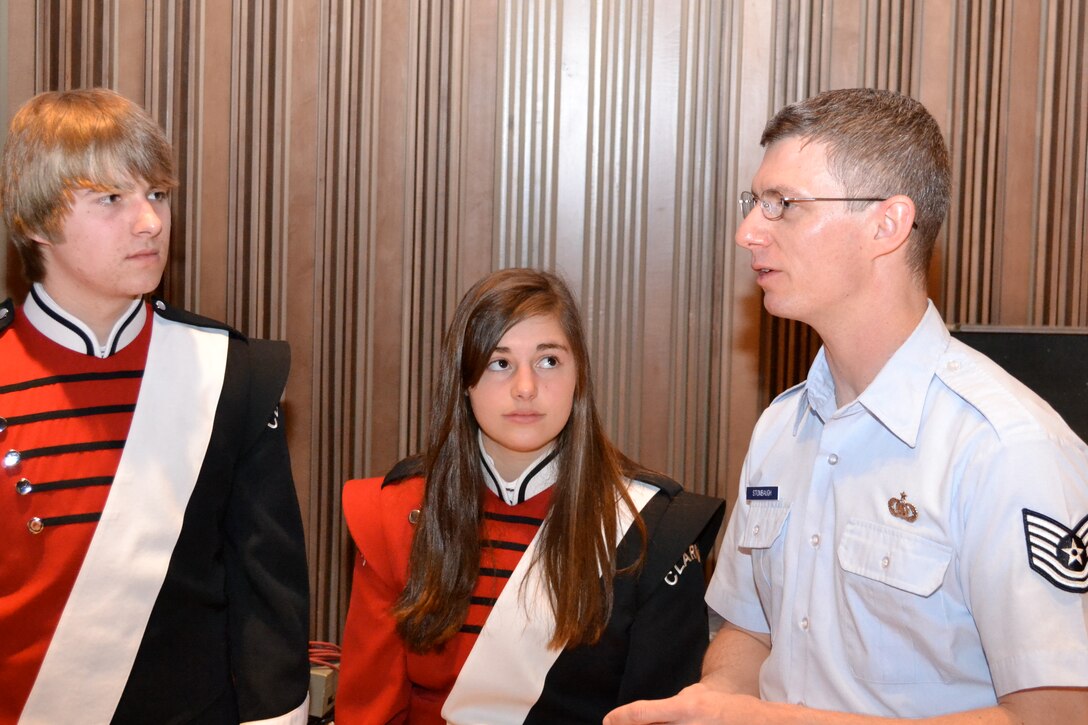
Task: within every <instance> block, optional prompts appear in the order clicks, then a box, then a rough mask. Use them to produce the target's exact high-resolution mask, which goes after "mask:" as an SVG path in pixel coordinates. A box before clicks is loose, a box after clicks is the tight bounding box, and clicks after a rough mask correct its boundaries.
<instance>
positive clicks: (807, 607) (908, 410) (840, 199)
mask: <svg viewBox="0 0 1088 725" xmlns="http://www.w3.org/2000/svg"><path fill="white" fill-rule="evenodd" d="M761 143H762V145H763V146H764V147H765V148H766V152H765V155H764V158H763V163H762V165H761V166H760V168H759V170H758V171H757V173H756V175H755V178H754V179H753V182H752V192H750V193H749V192H746V193H745V194H743V195H742V197H741V206H742V210H743V212H744V214H745V217H744V221H743V222H742V224H741V226H740V228H739V229H738V231H737V235H736V239H737V243H738V244H739V245H740V246H742V247H744V248H745V249H747V250H749V251H750V252H751V258H752V269H753V270H754V271H755V273H756V274H757V275H758V279H759V285H760V287H762V289H763V293H764V304H765V306H766V308H767V310H768V311H769V312H771V313H772V314H774V315H777V316H780V317H785V318H789V319H794V320H801V321H803V322H806V323H808V324H809V325H811V326H812V327H813V328H814V329H815V330H816V331H817V332H818V333H819V334H820V337H821V339H822V340H823V343H824V346H823V348H822V349H821V350H820V352H819V354H818V356H817V358H816V360H815V362H814V363H813V365H812V369H811V370H810V372H809V377H808V380H807V381H806V382H805V383H803V384H801V385H799V386H797V387H795V388H793V389H791V390H788V391H786V392H785V393H783V394H782V395H780V396H779V397H778V398H777V399H776V400H775V401H774V402H773V403H772V404H771V406H770V408H768V410H767V411H766V412H765V413H764V414H763V416H762V417H761V418H760V420H759V422H758V424H757V425H756V429H755V433H754V435H753V438H752V444H751V447H750V448H749V452H748V457H747V460H746V461H745V466H744V470H743V472H742V474H741V482H740V491H739V497H738V504H737V506H736V507H735V508H734V509H733V514H732V520H731V521H730V523H729V528H728V530H727V533H726V536H725V540H724V542H723V544H722V549H721V554H720V557H719V564H718V568H717V570H716V571H715V574H714V577H713V580H712V582H711V584H710V588H709V590H708V592H707V602H708V603H709V604H710V605H711V607H713V608H714V609H715V610H716V611H718V612H719V613H720V614H721V615H722V616H723V617H724V618H725V620H726V625H725V627H724V628H723V630H722V632H721V633H720V634H719V635H718V636H717V637H716V639H715V640H714V642H713V643H712V644H711V647H710V650H709V652H708V653H707V656H706V660H705V662H704V665H703V680H702V682H701V683H700V684H698V685H694V686H692V687H690V688H688V689H686V690H685V691H683V692H682V693H681V694H680V695H678V696H677V697H675V698H671V699H669V700H662V701H657V702H642V703H634V704H632V705H629V706H627V707H626V708H622V709H620V710H617V711H615V712H614V713H613V714H612V715H610V716H609V718H608V719H607V720H606V723H609V725H626V724H629V723H651V722H653V723H663V722H677V723H680V722H688V723H691V722H743V723H748V722H768V723H770V722H774V723H779V722H781V723H791V722H805V723H824V722H826V723H847V724H849V723H866V722H870V721H873V720H874V719H877V718H880V717H933V718H934V720H933V722H937V723H960V722H973V723H974V722H977V723H1013V722H1016V723H1020V722H1024V723H1042V722H1046V723H1048V725H1053V724H1054V723H1072V722H1088V597H1086V596H1085V592H1086V591H1088V566H1086V563H1088V561H1086V560H1088V553H1086V552H1085V540H1086V539H1088V447H1086V446H1085V443H1084V442H1083V441H1081V440H1080V439H1078V438H1077V436H1076V435H1075V434H1074V433H1073V432H1072V431H1071V430H1070V429H1069V427H1068V426H1067V425H1066V424H1065V423H1064V422H1063V421H1062V420H1061V418H1060V417H1059V416H1058V415H1057V414H1056V413H1055V412H1054V411H1053V410H1052V409H1051V408H1050V407H1049V406H1048V405H1047V404H1046V403H1045V402H1043V401H1042V400H1041V399H1039V398H1038V397H1037V396H1036V395H1034V394H1033V393H1032V392H1031V391H1029V390H1028V389H1027V388H1025V387H1024V386H1023V385H1021V384H1020V383H1019V382H1017V381H1016V380H1014V379H1013V378H1012V377H1011V376H1009V375H1008V374H1007V373H1005V372H1004V371H1003V370H1002V369H1001V368H1000V367H998V366H997V365H995V364H994V363H993V362H991V361H990V360H989V359H987V358H986V357H984V356H982V355H981V354H979V353H977V352H975V351H973V350H971V349H970V348H968V347H966V346H965V345H963V344H961V343H960V342H958V341H955V340H952V339H951V338H950V336H949V334H948V332H947V330H946V328H945V325H944V322H943V321H942V319H941V317H940V314H939V313H938V312H937V310H936V308H935V307H934V306H933V304H932V303H931V302H929V301H928V299H927V296H926V271H927V269H928V266H929V262H930V258H931V257H932V252H933V246H934V241H935V239H936V236H937V232H938V230H939V228H940V225H941V223H942V222H943V220H944V217H945V215H946V213H947V209H948V203H949V194H950V182H949V179H950V171H949V162H948V154H947V151H946V149H945V145H944V141H943V139H942V137H941V134H940V130H939V128H938V127H937V124H936V121H934V119H933V118H932V117H931V116H930V115H929V113H928V112H927V111H926V110H925V108H924V107H922V105H921V104H920V103H918V102H916V101H914V100H912V99H910V98H907V97H905V96H902V95H899V94H895V93H891V92H885V91H875V90H868V89H848V90H840V91H831V92H827V93H823V94H820V95H818V96H815V97H813V98H811V99H808V100H807V101H803V102H801V103H798V104H795V105H793V106H790V107H787V108H785V109H783V110H782V111H780V112H779V113H778V114H777V115H776V116H775V117H774V118H773V119H771V121H770V122H769V123H768V125H767V127H766V129H765V130H764V133H763V138H762V139H761ZM753 211H754V213H751V212H753ZM847 713H850V714H847Z"/></svg>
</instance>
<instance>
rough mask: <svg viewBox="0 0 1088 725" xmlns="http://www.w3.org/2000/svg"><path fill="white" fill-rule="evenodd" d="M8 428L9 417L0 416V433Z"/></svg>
mask: <svg viewBox="0 0 1088 725" xmlns="http://www.w3.org/2000/svg"><path fill="white" fill-rule="evenodd" d="M7 429H8V419H7V418H0V433H3V432H4V431H6V430H7Z"/></svg>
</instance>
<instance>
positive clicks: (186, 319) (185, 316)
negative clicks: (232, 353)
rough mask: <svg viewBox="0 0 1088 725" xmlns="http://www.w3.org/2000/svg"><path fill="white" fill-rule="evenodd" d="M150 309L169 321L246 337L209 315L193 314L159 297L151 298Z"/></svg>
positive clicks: (242, 337)
mask: <svg viewBox="0 0 1088 725" xmlns="http://www.w3.org/2000/svg"><path fill="white" fill-rule="evenodd" d="M151 309H153V310H154V311H155V314H156V315H159V316H160V317H162V318H164V319H167V320H170V321H171V322H181V323H183V324H186V325H192V326H193V327H206V328H208V329H211V330H225V331H227V332H228V333H230V335H231V337H238V338H241V339H246V336H245V335H243V334H242V333H240V332H238V330H235V329H234V328H233V327H231V326H230V325H227V324H225V323H223V322H220V321H219V320H213V319H211V318H210V317H204V316H202V315H197V314H194V313H192V312H189V311H188V310H184V309H182V308H180V307H175V306H174V305H171V304H168V303H167V302H166V300H163V299H161V298H159V297H154V298H152V300H151Z"/></svg>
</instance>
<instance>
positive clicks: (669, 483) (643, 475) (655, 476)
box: [620, 456, 684, 499]
mask: <svg viewBox="0 0 1088 725" xmlns="http://www.w3.org/2000/svg"><path fill="white" fill-rule="evenodd" d="M620 468H621V470H622V472H623V475H624V477H625V478H629V479H631V480H632V481H642V482H643V483H648V484H650V485H651V486H653V487H654V488H657V489H660V490H661V492H662V493H664V494H665V495H666V496H668V497H669V498H670V499H672V498H676V497H677V496H678V495H679V494H680V493H681V492H682V491H683V490H684V487H683V486H681V485H680V484H679V483H677V482H676V481H674V480H672V479H671V478H669V477H668V476H666V475H665V474H664V473H658V472H657V471H651V470H650V469H649V468H645V467H643V466H641V465H639V464H638V463H635V462H634V461H632V460H631V459H629V458H627V457H626V456H624V458H623V460H622V461H621V462H620Z"/></svg>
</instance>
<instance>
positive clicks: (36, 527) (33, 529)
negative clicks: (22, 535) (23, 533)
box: [26, 516, 45, 534]
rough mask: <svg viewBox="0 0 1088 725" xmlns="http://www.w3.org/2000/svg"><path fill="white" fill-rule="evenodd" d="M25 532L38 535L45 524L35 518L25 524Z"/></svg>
mask: <svg viewBox="0 0 1088 725" xmlns="http://www.w3.org/2000/svg"><path fill="white" fill-rule="evenodd" d="M26 528H27V530H28V531H29V532H30V533H32V534H40V533H41V532H42V529H44V528H45V524H43V523H42V520H41V519H39V518H38V517H37V516H35V517H34V518H32V519H31V520H30V521H27V522H26Z"/></svg>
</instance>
